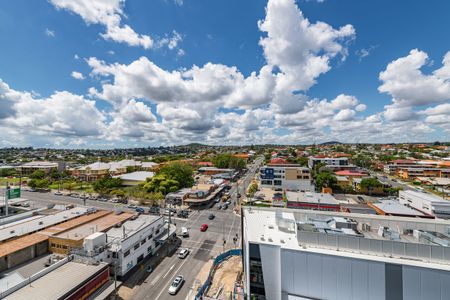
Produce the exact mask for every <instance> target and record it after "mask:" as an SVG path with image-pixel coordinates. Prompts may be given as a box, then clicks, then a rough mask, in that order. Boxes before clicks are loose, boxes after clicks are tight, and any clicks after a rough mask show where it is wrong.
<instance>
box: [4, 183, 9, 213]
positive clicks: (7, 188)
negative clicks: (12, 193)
mask: <svg viewBox="0 0 450 300" xmlns="http://www.w3.org/2000/svg"><path fill="white" fill-rule="evenodd" d="M8 192H9V184H8V181H7V182H6V187H5V215H6V217H7V216H8V214H9V212H8V196H9V195H8V194H9V193H8Z"/></svg>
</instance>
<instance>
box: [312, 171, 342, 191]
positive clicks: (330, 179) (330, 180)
mask: <svg viewBox="0 0 450 300" xmlns="http://www.w3.org/2000/svg"><path fill="white" fill-rule="evenodd" d="M315 181H316V189H317V190H319V191H320V190H322V188H324V187H330V188H333V187H334V186H335V185H336V183H337V179H336V177H335V176H334V175H332V174H331V173H329V172H321V173H319V174H317V175H316V178H315Z"/></svg>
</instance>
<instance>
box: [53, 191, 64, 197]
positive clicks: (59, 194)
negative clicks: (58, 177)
mask: <svg viewBox="0 0 450 300" xmlns="http://www.w3.org/2000/svg"><path fill="white" fill-rule="evenodd" d="M53 195H55V196H62V195H63V193H61V192H54V193H53Z"/></svg>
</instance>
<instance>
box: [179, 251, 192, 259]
mask: <svg viewBox="0 0 450 300" xmlns="http://www.w3.org/2000/svg"><path fill="white" fill-rule="evenodd" d="M188 254H189V250H188V249H186V248H184V249H181V250H180V252H179V253H178V258H181V259H183V258H186V256H188Z"/></svg>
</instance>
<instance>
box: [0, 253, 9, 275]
mask: <svg viewBox="0 0 450 300" xmlns="http://www.w3.org/2000/svg"><path fill="white" fill-rule="evenodd" d="M6 269H8V262H7V260H6V256H3V257H0V272H1V271H3V270H6Z"/></svg>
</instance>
